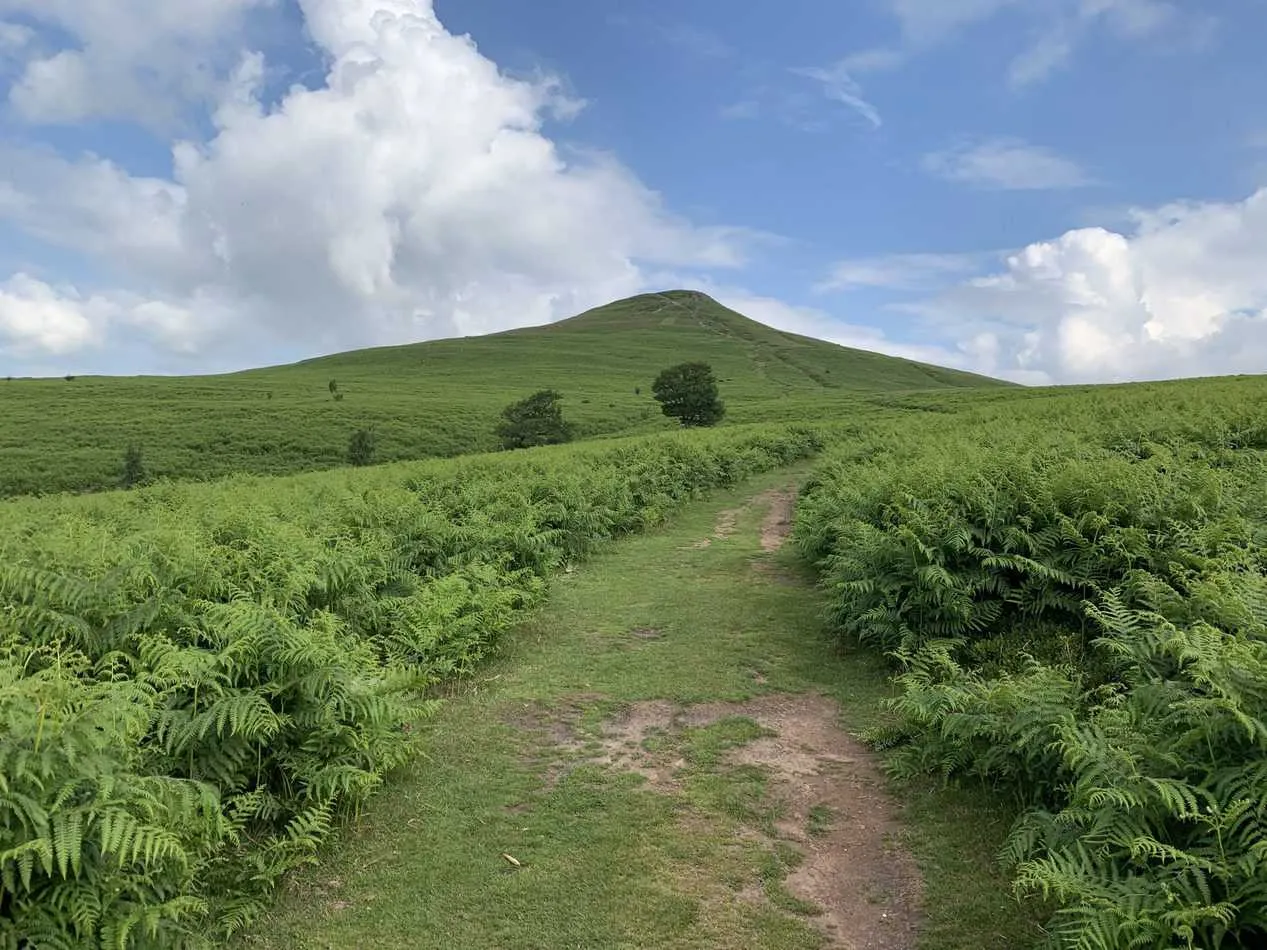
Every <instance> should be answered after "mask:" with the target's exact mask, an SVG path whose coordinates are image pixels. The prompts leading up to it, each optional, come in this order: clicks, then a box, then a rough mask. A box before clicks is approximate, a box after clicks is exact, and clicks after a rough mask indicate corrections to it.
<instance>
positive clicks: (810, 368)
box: [0, 292, 1010, 496]
mask: <svg viewBox="0 0 1267 950" xmlns="http://www.w3.org/2000/svg"><path fill="white" fill-rule="evenodd" d="M685 359H701V360H705V361H707V362H709V363H710V364H711V365H712V366H713V368H714V371H715V373H716V375H717V376H718V377H719V379H720V387H721V391H722V396H723V399H724V400H725V402H726V404H727V408H728V416H727V419H726V422H727V423H742V422H761V421H787V420H795V419H800V418H817V417H820V416H821V414H822V413H823V412H824V410H825V408H826V407H827V406H834V407H835V409H836V412H837V413H839V414H843V415H852V414H854V413H856V412H858V411H865V410H866V409H867V408H868V407H867V406H865V405H864V404H863V403H862V402H861V401H860V394H863V393H868V392H877V391H884V392H888V391H901V390H929V389H939V390H947V389H948V388H949V387H985V386H1001V385H1002V384H1000V383H998V382H997V381H995V380H989V379H986V378H984V377H979V376H973V375H970V374H967V373H958V372H955V371H952V370H946V369H941V368H939V367H934V366H927V365H924V364H919V363H913V362H909V361H906V360H900V359H894V358H892V357H888V356H882V355H879V354H876V353H868V352H864V351H860V350H851V349H845V348H843V347H839V346H835V345H834V344H830V343H824V342H822V341H820V340H812V339H808V338H805V337H799V336H795V335H793V334H788V333H782V332H779V331H776V330H773V329H771V328H769V327H766V326H763V325H762V324H759V323H756V322H754V321H751V320H748V319H747V318H745V317H742V316H740V315H739V314H736V313H734V312H733V311H730V310H727V309H726V308H724V307H722V306H720V305H719V304H717V303H716V302H715V301H712V300H711V299H709V298H707V297H704V296H702V295H697V294H691V293H688V292H671V293H668V294H652V295H644V296H641V297H635V298H632V299H630V300H625V301H618V302H616V303H613V304H610V305H608V306H606V307H601V308H598V309H596V310H593V311H590V312H588V313H585V314H582V315H581V316H579V317H575V318H573V319H571V320H565V321H562V322H560V323H556V324H552V325H549V326H545V327H535V328H529V329H523V330H515V331H511V332H508V333H500V334H494V335H491V336H484V337H473V338H465V339H455V340H439V341H433V342H428V343H419V344H413V345H408V346H397V347H380V348H374V349H366V350H357V351H354V352H350V353H342V354H338V355H335V356H328V357H322V358H319V359H314V360H308V361H305V362H302V363H298V364H295V365H292V366H281V367H272V368H267V369H257V370H250V371H247V372H242V373H233V374H227V375H217V376H196V377H89V376H81V377H77V378H75V379H73V380H65V379H10V380H7V381H4V382H0V413H3V415H4V419H5V423H6V424H5V426H4V427H3V429H2V430H0V496H5V495H18V494H28V493H36V492H54V491H80V490H98V489H101V488H108V487H114V486H116V485H117V484H118V483H119V477H120V473H121V469H122V460H123V454H124V451H125V450H126V448H127V446H128V445H129V444H133V443H135V444H139V445H140V446H141V447H142V449H143V454H144V460H145V464H146V467H147V469H148V471H149V474H150V475H151V476H154V477H172V478H199V479H202V478H211V477H218V476H221V475H226V474H230V473H235V472H247V473H255V474H289V473H292V472H299V471H306V470H310V469H319V468H330V467H333V466H337V465H342V464H344V461H345V457H346V453H347V446H348V439H349V437H350V435H351V434H352V432H353V431H355V430H356V429H358V428H361V427H372V428H373V430H374V432H375V434H376V436H377V458H378V459H379V460H381V461H390V460H399V459H416V458H424V457H432V456H451V455H457V454H463V453H468V452H474V451H481V450H488V449H491V448H494V447H495V446H494V437H493V427H494V425H495V423H496V421H497V418H498V414H499V413H500V411H501V410H502V409H503V408H504V407H505V406H506V405H508V404H509V403H511V402H513V401H515V400H517V399H520V398H522V397H524V396H526V395H528V394H530V393H532V392H534V391H536V390H538V389H542V388H554V389H557V390H559V391H560V392H562V393H563V395H564V403H563V409H564V414H565V416H566V417H567V418H568V419H569V420H570V421H572V422H574V423H575V424H576V426H577V430H578V435H579V436H580V437H582V438H585V437H593V436H598V435H604V434H612V433H629V432H643V431H646V432H650V431H659V430H663V429H671V428H673V427H674V425H675V423H673V422H672V421H671V420H667V419H665V418H664V416H663V415H662V414H661V413H660V411H659V405H658V404H657V403H656V402H655V401H654V400H653V398H652V396H651V383H652V381H653V380H654V379H655V376H656V374H657V373H658V372H659V371H660V370H661V369H663V368H664V367H666V366H669V365H672V364H673V363H677V362H681V361H682V360H685ZM331 380H334V381H335V382H336V384H337V389H338V392H339V394H340V395H341V399H338V400H336V399H335V396H334V395H333V394H332V393H331V391H330V389H329V383H330V381H331ZM1009 388H1010V387H1009ZM638 390H640V392H639V391H638Z"/></svg>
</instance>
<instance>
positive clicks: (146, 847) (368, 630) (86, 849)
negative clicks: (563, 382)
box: [0, 427, 822, 950]
mask: <svg viewBox="0 0 1267 950" xmlns="http://www.w3.org/2000/svg"><path fill="white" fill-rule="evenodd" d="M821 447H822V441H821V438H820V437H819V435H817V434H816V433H815V432H814V431H813V430H811V429H808V428H793V429H788V428H785V427H779V428H757V429H730V430H723V431H720V432H710V433H691V434H683V435H680V436H665V437H658V438H651V439H642V440H630V441H624V442H617V443H612V444H608V445H606V446H587V447H568V448H563V449H555V450H542V451H534V452H528V453H516V454H513V455H508V456H500V457H496V458H485V459H468V460H459V461H454V462H449V463H418V464H402V465H393V466H384V467H382V468H379V469H369V470H359V471H355V472H352V471H346V470H345V471H336V472H327V473H321V474H314V475H305V476H299V477H296V478H289V479H276V480H269V479H261V478H241V479H235V480H230V481H227V482H222V483H218V484H211V485H189V484H168V485H160V486H156V487H154V488H151V489H147V490H144V491H139V492H131V493H118V494H112V495H101V496H95V497H85V498H68V499H44V500H29V501H23V502H16V503H13V504H9V505H5V506H3V507H0V722H3V729H2V730H0V887H2V888H3V890H2V893H0V947H6V948H14V950H16V948H19V947H32V948H40V950H45V948H61V947H66V948H90V950H91V948H98V947H100V948H105V947H112V948H128V950H142V948H164V950H167V948H186V947H197V946H204V945H207V944H208V943H210V942H213V941H214V940H216V939H217V938H219V937H222V936H224V935H226V934H229V933H231V932H233V931H234V930H237V929H239V928H241V927H242V926H243V925H244V924H245V923H246V922H247V921H248V920H249V919H250V918H251V917H252V916H253V915H254V914H255V913H257V912H258V911H259V910H260V909H261V908H262V907H263V906H265V904H266V903H267V901H268V898H269V894H270V891H271V889H272V887H273V886H274V884H275V883H276V882H277V880H278V879H279V877H280V876H281V875H282V874H283V873H285V872H286V871H287V870H288V869H291V868H293V867H295V866H297V865H299V864H302V863H305V862H308V861H311V860H313V857H314V854H315V852H316V849H317V847H318V845H319V844H320V842H321V841H322V839H323V837H324V836H325V835H326V834H327V832H328V831H329V830H330V829H331V828H332V827H333V825H334V824H335V822H336V821H337V820H338V819H339V817H340V816H342V815H346V814H347V813H348V812H349V811H350V810H353V809H355V808H356V807H358V805H359V804H360V803H362V802H363V801H364V800H365V798H366V796H367V795H368V794H369V793H370V792H371V791H372V790H373V789H374V788H375V786H377V785H378V784H379V783H380V782H381V781H382V778H383V776H384V774H385V773H386V772H388V771H389V770H390V769H392V768H393V767H395V766H397V765H399V764H401V763H402V762H404V761H405V760H406V759H407V758H408V757H409V756H410V754H411V752H412V751H413V748H414V741H413V738H412V737H413V735H414V732H413V730H412V726H413V725H414V724H415V723H416V722H418V721H419V720H420V719H421V718H422V717H425V716H426V715H427V714H428V712H429V711H430V710H431V708H432V706H433V703H432V701H430V700H428V699H427V698H426V690H427V687H429V686H430V685H432V684H434V683H436V682H438V681H441V680H443V679H445V678H448V677H453V676H457V675H461V674H463V673H465V672H467V671H469V670H470V669H471V668H472V666H473V665H474V664H476V663H477V662H478V661H479V660H480V659H481V657H483V656H484V655H485V654H486V653H487V651H488V650H489V649H490V647H491V645H492V644H493V643H494V642H495V640H496V638H497V635H498V634H499V633H500V632H501V631H504V630H505V629H506V628H507V627H508V626H509V625H510V624H511V623H513V622H514V621H515V620H516V619H517V618H518V617H519V616H520V614H521V612H522V611H523V610H524V609H525V608H526V607H528V606H530V605H532V604H533V603H535V602H536V601H537V600H538V599H539V598H540V597H541V595H542V593H543V592H544V589H545V584H546V580H547V578H548V577H549V576H550V575H551V573H552V572H554V571H555V570H556V569H558V568H559V567H560V566H561V565H563V564H565V563H568V562H570V561H572V560H574V559H576V558H579V557H581V556H583V555H584V554H585V553H586V552H587V551H589V550H591V549H592V547H593V546H594V545H595V544H596V543H599V542H601V541H603V540H605V539H608V538H613V537H616V536H618V535H620V534H622V533H625V532H630V531H637V530H640V529H642V528H645V527H646V526H648V525H653V524H655V523H657V522H659V521H661V520H662V519H663V518H664V517H665V515H666V514H667V513H669V512H670V511H671V510H672V509H673V508H674V507H676V506H677V505H679V504H680V503H681V502H683V501H684V500H686V499H689V498H691V497H693V496H695V495H697V494H699V493H701V492H703V491H705V490H708V489H711V488H715V487H721V486H725V485H729V484H732V483H734V482H735V481H737V480H739V479H741V478H743V477H744V476H746V475H749V474H754V473H757V472H760V471H764V470H768V469H771V468H774V467H777V466H782V465H785V464H787V463H789V462H791V461H794V460H796V459H800V458H804V457H807V456H809V455H810V454H812V453H814V452H816V451H818V450H819V449H820V448H821Z"/></svg>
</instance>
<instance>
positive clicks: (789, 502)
mask: <svg viewBox="0 0 1267 950" xmlns="http://www.w3.org/2000/svg"><path fill="white" fill-rule="evenodd" d="M757 500H758V501H764V502H765V503H767V504H769V506H770V510H769V511H768V512H766V516H765V520H763V521H762V522H761V550H762V551H777V550H778V549H779V548H781V547H783V542H784V541H786V540H787V536H788V535H789V534H790V533H791V531H792V513H793V511H794V510H795V509H796V492H794V491H791V490H790V489H786V488H785V489H783V490H781V491H770V492H766V493H765V494H763V495H759V496H757Z"/></svg>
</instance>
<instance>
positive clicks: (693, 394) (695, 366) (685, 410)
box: [651, 362, 726, 426]
mask: <svg viewBox="0 0 1267 950" xmlns="http://www.w3.org/2000/svg"><path fill="white" fill-rule="evenodd" d="M651 392H652V393H653V394H654V395H655V398H656V401H657V402H659V403H660V409H661V411H662V412H663V413H664V414H665V415H666V416H669V417H671V418H675V419H677V420H678V421H679V422H681V423H682V425H684V426H711V425H716V424H717V423H718V422H720V421H721V418H722V416H724V415H725V414H726V407H725V405H724V404H723V403H722V401H721V400H720V399H719V398H718V395H717V380H716V379H715V378H714V376H713V370H712V367H711V366H709V365H708V364H707V363H698V362H696V363H679V364H678V365H677V366H670V367H669V368H668V369H665V370H662V371H661V373H660V375H659V376H657V377H656V381H655V382H654V383H653V384H652V386H651Z"/></svg>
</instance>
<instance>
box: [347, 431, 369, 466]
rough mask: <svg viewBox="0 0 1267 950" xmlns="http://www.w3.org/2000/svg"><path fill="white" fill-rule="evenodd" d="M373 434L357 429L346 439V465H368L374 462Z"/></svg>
mask: <svg viewBox="0 0 1267 950" xmlns="http://www.w3.org/2000/svg"><path fill="white" fill-rule="evenodd" d="M374 447H375V446H374V432H373V430H372V429H357V430H356V431H355V432H353V433H352V436H351V438H349V439H348V464H350V465H369V464H370V463H371V462H373V461H374Z"/></svg>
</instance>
